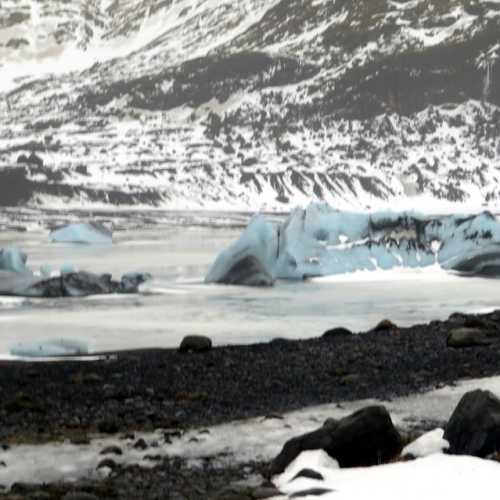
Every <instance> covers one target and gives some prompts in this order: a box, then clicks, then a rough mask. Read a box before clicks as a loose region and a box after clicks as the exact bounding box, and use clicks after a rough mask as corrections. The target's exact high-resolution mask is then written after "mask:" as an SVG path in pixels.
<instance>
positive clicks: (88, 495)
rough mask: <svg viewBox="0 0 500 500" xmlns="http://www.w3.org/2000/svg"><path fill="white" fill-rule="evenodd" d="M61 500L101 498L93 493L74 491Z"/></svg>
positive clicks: (93, 499) (95, 499)
mask: <svg viewBox="0 0 500 500" xmlns="http://www.w3.org/2000/svg"><path fill="white" fill-rule="evenodd" d="M61 500H99V498H98V497H96V496H95V495H92V494H91V493H84V492H79V491H72V492H70V493H66V495H64V496H63V497H62V499H61Z"/></svg>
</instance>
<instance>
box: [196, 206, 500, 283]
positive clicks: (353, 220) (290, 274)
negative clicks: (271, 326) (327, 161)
mask: <svg viewBox="0 0 500 500" xmlns="http://www.w3.org/2000/svg"><path fill="white" fill-rule="evenodd" d="M435 264H439V265H440V266H441V267H442V268H443V269H445V270H448V271H454V272H457V273H461V274H464V275H474V276H500V222H499V221H498V220H497V219H496V218H495V217H494V216H493V215H492V214H491V213H489V212H483V213H480V214H477V215H464V216H462V215H448V216H435V217H433V216H426V215H422V214H419V213H416V212H399V213H398V212H390V211H386V212H376V213H373V214H367V213H356V212H344V211H340V210H335V209H333V208H331V207H330V206H328V205H326V204H319V203H315V204H311V205H310V206H309V207H307V208H306V209H301V208H297V209H295V210H294V211H293V212H292V213H291V214H290V215H289V217H288V218H287V219H286V220H285V221H284V222H281V223H273V222H271V221H268V220H266V218H265V217H264V216H262V215H256V216H254V217H253V218H252V220H251V221H250V223H249V225H248V227H247V228H246V229H245V231H244V232H243V234H242V235H241V236H240V238H239V239H238V241H236V242H235V243H234V244H232V245H231V246H230V247H229V248H228V249H226V250H224V251H223V252H221V254H220V255H219V256H218V257H217V259H216V260H215V262H214V264H213V265H212V267H211V268H210V270H209V272H208V274H207V276H206V278H205V282H207V283H224V284H240V285H248V284H266V285H271V284H272V283H273V282H274V280H276V279H306V278H310V277H320V276H328V275H334V274H342V273H350V272H355V271H375V270H388V269H393V268H398V267H410V268H418V267H428V266H433V265H435ZM242 270H243V271H245V272H243V271H242ZM262 276H265V279H262Z"/></svg>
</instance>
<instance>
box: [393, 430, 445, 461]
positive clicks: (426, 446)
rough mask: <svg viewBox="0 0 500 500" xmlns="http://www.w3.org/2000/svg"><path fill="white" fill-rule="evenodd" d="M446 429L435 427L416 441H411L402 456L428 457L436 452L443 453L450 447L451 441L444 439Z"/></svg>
mask: <svg viewBox="0 0 500 500" xmlns="http://www.w3.org/2000/svg"><path fill="white" fill-rule="evenodd" d="M443 436H444V430H443V429H434V430H433V431H431V432H427V433H426V434H424V435H423V436H420V437H419V438H418V439H417V440H416V441H413V443H410V444H409V445H408V446H406V447H405V448H404V449H403V452H402V456H403V457H406V456H412V457H414V458H422V457H427V456H429V455H433V454H434V453H442V452H443V451H444V450H447V449H448V448H449V447H450V443H448V441H446V439H443Z"/></svg>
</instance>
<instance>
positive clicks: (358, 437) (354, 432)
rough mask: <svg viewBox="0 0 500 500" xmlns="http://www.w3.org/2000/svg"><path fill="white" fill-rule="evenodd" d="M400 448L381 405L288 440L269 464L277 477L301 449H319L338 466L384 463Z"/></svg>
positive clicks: (271, 471) (399, 442) (393, 429)
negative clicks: (336, 462)
mask: <svg viewBox="0 0 500 500" xmlns="http://www.w3.org/2000/svg"><path fill="white" fill-rule="evenodd" d="M401 448H402V443H401V436H400V435H399V433H398V431H397V430H396V428H395V427H394V425H393V424H392V420H391V417H390V415H389V413H388V412H387V410H386V409H385V408H384V407H383V406H369V407H367V408H364V409H362V410H359V411H357V412H356V413H353V414H352V415H349V416H347V417H345V418H343V419H342V420H340V421H339V422H338V425H336V426H333V425H332V426H331V427H322V428H321V429H318V430H316V431H314V432H311V433H309V434H305V435H303V436H299V437H296V438H293V439H291V440H290V441H288V442H287V443H286V444H285V446H284V447H283V449H282V451H281V452H280V454H279V455H278V456H277V457H276V458H275V459H274V461H273V463H272V464H271V468H270V473H271V475H275V474H279V473H281V472H283V471H284V470H285V468H286V467H287V466H288V465H289V464H290V463H291V462H292V461H293V460H294V459H295V458H296V457H297V456H298V455H299V454H300V453H301V452H302V451H305V450H315V449H322V450H325V451H326V452H327V453H328V454H329V455H330V456H331V457H332V458H334V459H335V460H337V461H338V462H339V465H340V466H341V467H360V466H370V465H378V464H381V463H386V462H388V461H389V460H391V459H392V458H394V457H395V456H396V455H397V454H398V453H399V452H400V451H401Z"/></svg>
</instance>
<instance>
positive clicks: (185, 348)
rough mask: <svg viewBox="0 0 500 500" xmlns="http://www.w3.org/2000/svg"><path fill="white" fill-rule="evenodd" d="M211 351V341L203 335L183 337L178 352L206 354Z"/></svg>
mask: <svg viewBox="0 0 500 500" xmlns="http://www.w3.org/2000/svg"><path fill="white" fill-rule="evenodd" d="M211 349H212V341H211V340H210V339H209V338H208V337H205V336H203V335H188V336H186V337H184V339H183V340H182V342H181V345H180V347H179V351H180V352H182V353H186V352H207V351H210V350H211Z"/></svg>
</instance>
